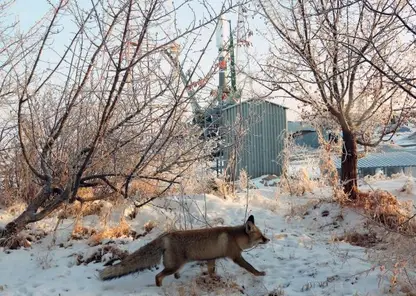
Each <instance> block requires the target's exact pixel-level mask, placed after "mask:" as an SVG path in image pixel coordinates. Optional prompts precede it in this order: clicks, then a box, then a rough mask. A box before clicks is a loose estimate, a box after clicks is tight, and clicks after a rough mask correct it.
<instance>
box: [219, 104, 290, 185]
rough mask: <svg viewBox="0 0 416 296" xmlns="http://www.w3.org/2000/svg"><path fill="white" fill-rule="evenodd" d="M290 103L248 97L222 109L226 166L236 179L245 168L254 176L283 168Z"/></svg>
mask: <svg viewBox="0 0 416 296" xmlns="http://www.w3.org/2000/svg"><path fill="white" fill-rule="evenodd" d="M286 109H287V108H286V107H283V106H281V105H279V104H276V103H273V102H271V101H268V100H247V101H244V102H242V103H240V104H235V105H231V106H228V107H226V108H225V109H223V110H222V116H221V119H222V124H221V134H222V136H223V139H224V142H223V155H222V169H221V172H224V169H226V170H227V176H228V177H229V178H230V179H232V180H235V179H237V178H238V176H239V174H240V171H241V170H242V169H245V170H246V171H247V173H248V175H249V176H250V177H251V178H257V177H260V176H262V175H266V174H275V175H277V176H279V175H280V174H281V172H282V163H283V159H282V157H281V152H282V150H283V148H284V140H285V137H286V131H287V119H286Z"/></svg>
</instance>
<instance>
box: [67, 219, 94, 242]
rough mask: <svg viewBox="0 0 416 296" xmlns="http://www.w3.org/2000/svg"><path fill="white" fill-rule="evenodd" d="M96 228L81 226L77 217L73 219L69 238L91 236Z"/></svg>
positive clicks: (75, 238)
mask: <svg viewBox="0 0 416 296" xmlns="http://www.w3.org/2000/svg"><path fill="white" fill-rule="evenodd" d="M96 233H97V230H95V229H94V228H91V227H86V226H83V225H82V223H81V222H80V220H79V219H77V220H76V221H75V224H74V228H73V229H72V233H71V239H73V240H82V239H86V238H89V237H91V236H92V235H94V234H96Z"/></svg>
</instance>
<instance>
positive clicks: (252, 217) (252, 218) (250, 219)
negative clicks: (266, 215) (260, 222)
mask: <svg viewBox="0 0 416 296" xmlns="http://www.w3.org/2000/svg"><path fill="white" fill-rule="evenodd" d="M247 222H251V223H253V224H255V223H254V216H253V215H250V217H248V219H247Z"/></svg>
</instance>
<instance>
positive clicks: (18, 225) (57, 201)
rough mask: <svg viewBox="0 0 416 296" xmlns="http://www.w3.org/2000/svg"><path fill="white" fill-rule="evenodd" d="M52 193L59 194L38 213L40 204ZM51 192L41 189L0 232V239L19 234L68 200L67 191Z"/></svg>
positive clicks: (54, 190)
mask: <svg viewBox="0 0 416 296" xmlns="http://www.w3.org/2000/svg"><path fill="white" fill-rule="evenodd" d="M52 191H53V192H55V193H59V194H57V195H55V196H54V199H53V200H52V201H51V202H49V203H48V204H47V205H46V206H45V207H43V209H42V210H41V211H38V209H39V208H40V207H41V206H42V204H43V203H45V201H46V200H47V199H48V197H49V196H50V195H51V194H52ZM52 191H49V190H46V189H45V187H44V188H42V189H41V190H40V191H39V192H38V194H37V195H36V197H35V199H34V200H33V201H32V202H31V203H30V204H29V206H28V207H27V208H26V210H25V211H24V212H23V213H21V214H20V215H19V216H18V217H17V218H16V219H14V220H13V221H11V222H9V223H7V225H6V227H5V228H4V231H2V232H1V235H0V238H8V237H11V236H14V235H17V234H19V233H20V232H21V231H22V230H23V229H24V228H25V227H26V225H28V224H30V223H33V222H37V221H40V220H42V219H44V218H45V217H46V216H48V215H49V214H51V213H52V212H53V211H55V210H56V209H57V208H59V206H61V205H62V204H63V202H64V201H65V200H67V199H68V198H69V191H68V190H65V191H62V190H60V189H53V190H52Z"/></svg>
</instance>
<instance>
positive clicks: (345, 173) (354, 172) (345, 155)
mask: <svg viewBox="0 0 416 296" xmlns="http://www.w3.org/2000/svg"><path fill="white" fill-rule="evenodd" d="M342 134H343V135H342V139H343V141H344V144H343V146H342V159H341V182H342V184H343V188H344V192H345V193H346V194H347V195H348V197H349V198H350V199H356V198H357V188H358V186H357V178H358V169H357V165H358V155H357V141H356V140H357V139H356V136H355V135H354V133H353V132H352V131H351V130H343V131H342Z"/></svg>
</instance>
